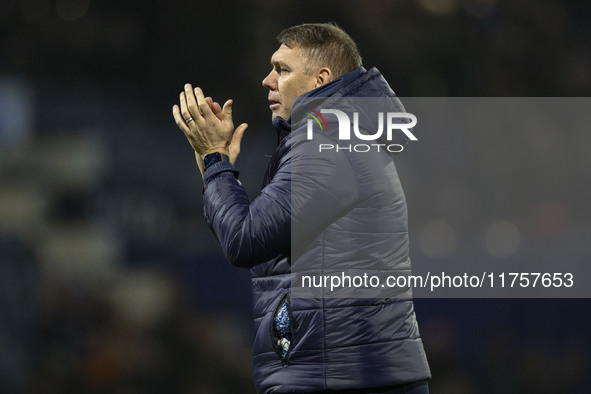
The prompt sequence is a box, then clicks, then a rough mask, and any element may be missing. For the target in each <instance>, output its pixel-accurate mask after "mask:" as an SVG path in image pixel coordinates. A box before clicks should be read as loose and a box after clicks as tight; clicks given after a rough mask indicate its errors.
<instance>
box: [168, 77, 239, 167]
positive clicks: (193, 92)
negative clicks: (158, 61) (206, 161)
mask: <svg viewBox="0 0 591 394" xmlns="http://www.w3.org/2000/svg"><path fill="white" fill-rule="evenodd" d="M179 104H180V106H179V105H174V106H173V107H172V115H173V117H174V120H175V122H176V124H177V125H178V127H179V128H180V129H181V130H182V131H183V133H184V134H185V136H186V137H187V139H188V140H189V143H190V144H191V146H192V147H193V149H194V150H195V156H196V159H197V163H198V164H199V168H200V169H201V170H202V166H201V164H202V163H201V159H202V158H203V156H205V155H207V154H209V153H214V152H220V153H224V154H226V155H228V156H229V157H230V161H231V162H232V164H234V163H235V162H236V159H237V157H238V154H239V153H240V143H241V141H242V136H243V135H244V131H245V130H246V128H247V127H248V125H247V124H246V123H242V124H241V125H240V126H238V127H237V128H236V130H234V123H233V122H232V100H228V101H226V103H225V104H224V106H223V107H221V106H220V104H218V103H217V102H215V101H213V99H212V98H211V97H205V96H204V94H203V91H202V90H201V88H198V87H197V88H195V89H193V88H192V86H191V85H190V84H186V85H185V90H184V91H183V92H181V94H180V98H179Z"/></svg>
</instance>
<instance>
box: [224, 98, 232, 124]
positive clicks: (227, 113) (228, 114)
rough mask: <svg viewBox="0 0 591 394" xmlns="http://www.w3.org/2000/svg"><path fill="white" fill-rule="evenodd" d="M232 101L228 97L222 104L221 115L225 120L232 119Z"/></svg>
mask: <svg viewBox="0 0 591 394" xmlns="http://www.w3.org/2000/svg"><path fill="white" fill-rule="evenodd" d="M233 103H234V102H233V101H232V100H231V99H230V100H228V101H226V103H225V104H224V108H223V115H224V118H225V119H227V120H232V104H233Z"/></svg>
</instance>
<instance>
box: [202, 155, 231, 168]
mask: <svg viewBox="0 0 591 394" xmlns="http://www.w3.org/2000/svg"><path fill="white" fill-rule="evenodd" d="M220 161H227V162H228V163H229V162H230V158H229V157H228V155H224V154H223V153H220V152H215V153H210V154H209V155H205V156H204V157H203V171H205V170H207V169H208V168H209V167H211V166H212V165H214V164H215V163H218V162H220Z"/></svg>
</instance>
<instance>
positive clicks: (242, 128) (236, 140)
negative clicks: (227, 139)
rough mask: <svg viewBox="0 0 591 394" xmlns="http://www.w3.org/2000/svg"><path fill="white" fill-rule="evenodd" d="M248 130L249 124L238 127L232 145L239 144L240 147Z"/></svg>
mask: <svg viewBox="0 0 591 394" xmlns="http://www.w3.org/2000/svg"><path fill="white" fill-rule="evenodd" d="M247 128H248V124H246V123H242V124H241V125H240V126H238V127H236V130H234V135H233V136H232V144H238V146H240V143H241V142H242V137H243V136H244V132H245V131H246V129H247Z"/></svg>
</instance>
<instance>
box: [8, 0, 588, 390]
mask: <svg viewBox="0 0 591 394" xmlns="http://www.w3.org/2000/svg"><path fill="white" fill-rule="evenodd" d="M590 16H591V3H589V2H584V1H570V2H562V1H558V0H545V1H538V0H525V1H519V2H512V1H509V0H416V1H415V0H372V1H366V2H359V1H350V0H341V1H325V2H316V1H314V2H311V1H307V0H305V1H295V0H289V1H282V2H277V1H270V0H249V1H241V2H235V3H230V2H205V1H200V0H192V1H189V0H186V1H177V2H168V3H165V2H153V3H147V2H141V1H139V0H134V1H125V2H116V1H100V2H99V1H96V0H56V1H53V0H6V1H2V2H1V3H0V393H8V394H13V393H41V392H43V393H97V394H99V393H116V394H123V393H181V394H185V393H186V394H188V393H204V394H209V393H248V392H252V391H253V388H252V379H251V377H250V373H251V354H250V351H251V344H250V343H251V338H252V324H251V316H250V308H251V305H250V289H249V284H250V283H249V278H250V276H249V273H248V272H247V271H244V270H239V269H235V268H233V267H230V266H229V264H228V263H227V262H226V261H225V260H224V258H223V256H222V255H221V251H220V250H219V247H218V245H217V242H216V240H215V237H214V236H213V235H212V234H211V232H210V231H209V229H208V228H207V227H206V225H205V224H204V223H203V221H202V217H201V210H202V202H201V196H200V195H201V184H200V182H201V181H200V179H199V174H198V172H197V171H196V166H195V163H194V159H193V155H192V153H191V150H190V147H189V146H188V144H187V143H186V141H184V140H183V139H184V137H183V136H182V134H181V133H180V132H179V131H178V130H177V129H176V126H175V125H174V122H173V120H172V116H171V107H172V105H173V104H174V103H175V102H176V97H177V94H178V92H179V91H180V90H181V89H182V86H183V84H184V83H185V82H193V83H195V84H198V85H199V86H202V87H203V88H204V90H205V92H206V94H210V95H212V96H214V98H215V99H217V100H220V101H223V100H225V99H226V98H229V97H231V98H233V99H234V100H235V103H236V105H235V119H238V121H240V122H242V121H246V122H248V123H249V124H250V127H249V129H248V130H247V132H246V133H247V134H246V136H245V139H244V143H243V148H242V151H243V153H242V156H241V157H240V159H239V162H238V167H239V169H240V171H241V180H242V182H243V184H244V185H245V187H246V188H247V191H248V193H249V195H250V196H251V197H253V198H254V197H255V196H256V194H257V191H258V188H259V186H260V184H261V181H262V175H263V173H264V170H265V164H266V161H267V160H268V155H270V154H271V153H272V152H273V150H274V146H275V145H274V144H275V142H276V140H275V136H274V135H273V131H272V129H271V127H270V124H269V123H270V122H269V119H268V115H269V114H268V112H267V111H266V108H267V102H266V92H265V91H264V89H263V88H262V87H261V86H260V82H261V80H262V78H263V77H264V75H266V73H267V72H268V69H269V57H270V55H271V53H272V52H273V51H274V50H275V49H276V48H275V47H276V45H277V44H276V42H275V40H274V37H275V35H276V34H277V33H278V32H279V31H280V30H281V29H283V28H284V27H286V26H289V25H292V24H297V23H303V22H309V21H327V20H333V21H336V22H338V23H339V24H340V25H341V26H342V27H344V28H345V30H347V31H348V32H349V33H350V35H351V36H352V37H353V38H354V39H355V40H356V41H357V42H358V44H359V46H360V48H361V53H362V55H363V57H364V64H365V65H366V67H372V66H377V67H378V68H379V69H380V71H382V73H383V74H384V75H385V76H386V77H387V79H388V80H389V82H390V84H391V85H392V87H393V89H394V90H395V91H396V92H397V94H398V95H400V96H402V97H429V96H439V97H446V96H449V97H461V96H466V97H479V96H480V97H486V96H498V97H502V96H508V97H509V96H540V97H542V96H548V97H555V96H558V97H585V96H588V95H589V93H590V92H591V51H590V49H591V48H590V43H591V29H590V28H589V23H588V20H589V17H590ZM536 130H539V129H536ZM568 137H569V138H568V139H561V138H560V136H554V135H550V136H548V135H540V134H537V133H535V132H529V133H528V132H524V134H523V135H521V136H519V138H517V139H516V140H515V141H511V143H512V144H513V146H514V149H513V150H511V151H510V152H508V153H507V154H506V155H505V158H506V159H507V160H505V163H511V164H513V165H507V166H505V167H503V166H502V165H499V164H498V162H497V161H495V160H494V159H493V158H494V157H496V154H497V152H498V151H497V150H496V149H498V147H499V144H498V143H497V142H496V141H495V140H493V139H491V138H490V136H488V137H487V136H482V135H479V134H475V135H473V136H472V138H471V139H470V140H468V141H465V142H463V144H462V146H466V145H468V146H471V147H476V148H475V149H474V150H472V151H462V150H459V149H457V145H454V141H453V139H451V140H448V141H447V145H446V146H443V142H442V145H439V146H440V147H442V148H445V149H441V150H439V151H437V152H435V151H430V150H429V149H427V148H423V150H421V148H420V146H419V145H417V147H416V148H413V149H415V151H414V152H415V154H413V153H412V152H410V153H409V154H408V155H406V156H404V157H403V158H401V159H400V162H399V163H398V165H399V170H400V173H401V178H402V182H403V184H404V185H405V192H406V193H407V199H408V201H409V209H410V225H411V242H412V244H411V245H412V248H413V256H412V257H413V260H414V262H415V265H420V264H421V262H422V261H424V262H433V261H440V262H442V263H445V262H446V261H451V260H459V259H465V260H466V261H470V260H486V261H489V260H490V261H496V260H498V259H507V258H509V259H510V258H515V259H518V258H540V259H549V261H554V260H556V261H559V260H560V259H563V260H564V259H569V260H572V261H578V262H584V261H588V258H589V257H591V256H590V252H589V250H588V248H586V240H588V239H589V236H590V235H591V225H590V224H591V221H590V219H591V218H590V217H589V216H590V215H589V214H588V213H586V210H585V208H586V204H587V201H588V198H587V197H588V196H589V193H590V191H591V185H590V184H589V179H591V174H590V169H591V163H590V162H589V157H590V156H589V155H588V154H587V152H586V147H587V146H591V138H590V137H589V136H588V134H587V133H582V132H581V133H577V134H576V135H573V134H569V135H568ZM548 141H550V142H548ZM557 141H560V142H559V143H555V142H557ZM545 142H547V144H546V145H544V143H545ZM520 152H521V153H520ZM532 158H533V160H530V159H532ZM487 163H488V164H487ZM490 163H494V164H490ZM527 163H529V164H527ZM516 167H519V168H517V169H516ZM539 169H542V170H543V172H538V170H539ZM524 179H527V180H528V183H524V182H523V180H524ZM498 185H502V186H503V187H502V188H497V189H495V186H498ZM503 190H504V191H503ZM506 191H513V192H512V193H506ZM587 211H588V210H587ZM507 234H509V235H511V234H517V235H515V236H513V237H511V236H509V238H508V241H507V240H506V239H505V238H507ZM518 236H519V239H520V242H518V243H515V242H513V241H514V240H515V239H517V238H518ZM504 237H505V238H504ZM499 239H500V241H498V240H499ZM512 242H513V243H512ZM491 245H492V246H491ZM499 245H500V246H499ZM553 259H554V260H553ZM581 280H583V279H581ZM588 307H589V302H587V300H535V299H530V300H502V299H490V300H478V299H476V300H474V299H471V300H470V299H467V300H454V299H440V300H436V299H420V300H417V302H416V310H417V317H418V320H419V325H420V328H421V331H422V335H423V337H424V342H425V346H426V350H427V355H428V357H429V360H430V363H431V366H432V372H433V376H434V380H433V382H432V385H431V387H432V390H431V391H432V392H433V393H434V394H444V393H453V394H462V393H484V394H489V393H490V394H496V393H533V392H535V393H557V392H584V391H585V390H586V386H585V385H584V380H585V378H586V377H587V375H588V371H589V369H590V368H591V360H590V357H591V353H590V349H591V344H590V342H589V338H588V332H589V330H590V329H591V318H590V317H589V316H588V314H587V313H585V310H586V309H588Z"/></svg>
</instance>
